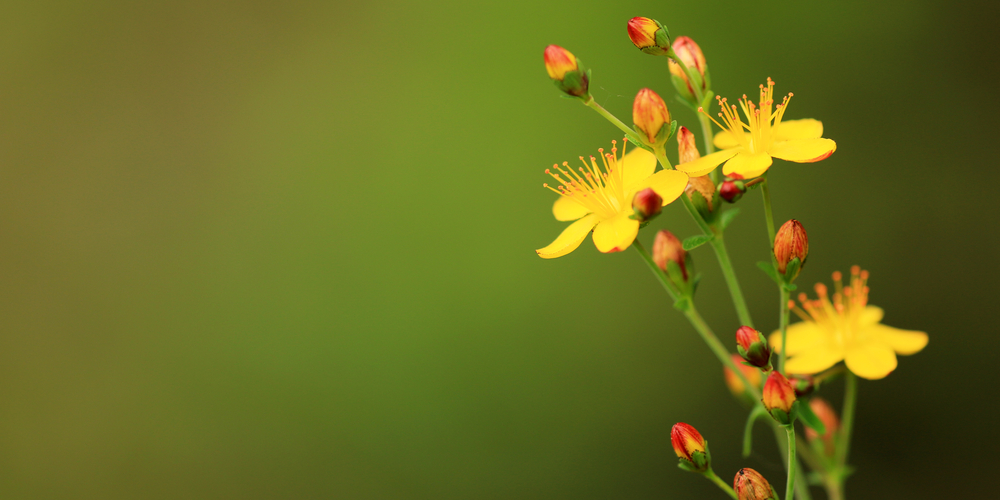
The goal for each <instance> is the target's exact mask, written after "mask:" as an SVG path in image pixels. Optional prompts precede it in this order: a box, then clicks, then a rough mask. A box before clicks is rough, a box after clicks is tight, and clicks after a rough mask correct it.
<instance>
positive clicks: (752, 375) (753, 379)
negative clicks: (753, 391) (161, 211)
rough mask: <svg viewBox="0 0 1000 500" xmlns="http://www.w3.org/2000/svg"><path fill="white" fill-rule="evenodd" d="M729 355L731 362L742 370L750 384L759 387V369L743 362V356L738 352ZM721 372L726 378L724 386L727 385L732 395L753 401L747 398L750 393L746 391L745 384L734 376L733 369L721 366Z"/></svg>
mask: <svg viewBox="0 0 1000 500" xmlns="http://www.w3.org/2000/svg"><path fill="white" fill-rule="evenodd" d="M730 356H732V358H733V363H734V364H735V365H736V367H737V368H739V369H740V371H741V372H743V376H744V377H746V378H747V381H748V382H750V384H752V385H753V386H754V387H758V388H759V387H760V370H758V369H757V368H754V367H752V366H747V365H745V364H743V357H742V356H740V355H739V354H731V355H730ZM722 373H723V375H724V376H725V379H726V387H729V391H730V392H732V393H733V396H736V397H737V398H740V399H745V400H747V401H748V402H750V403H753V399H752V398H750V399H747V398H748V397H749V396H750V394H749V393H748V392H747V390H746V386H745V385H743V381H742V380H740V378H739V377H738V376H736V374H735V373H733V371H732V370H730V369H729V367H728V366H723V367H722Z"/></svg>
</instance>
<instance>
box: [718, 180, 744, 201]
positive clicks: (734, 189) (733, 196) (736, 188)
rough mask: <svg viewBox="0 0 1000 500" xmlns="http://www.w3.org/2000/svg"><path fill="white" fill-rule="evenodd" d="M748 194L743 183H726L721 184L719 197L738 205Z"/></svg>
mask: <svg viewBox="0 0 1000 500" xmlns="http://www.w3.org/2000/svg"><path fill="white" fill-rule="evenodd" d="M745 192H747V187H746V184H744V183H743V181H724V182H723V183H722V184H719V196H721V197H722V199H723V200H726V202H728V203H736V202H737V201H738V200H739V199H740V198H742V197H743V193H745Z"/></svg>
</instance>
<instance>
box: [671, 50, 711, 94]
mask: <svg viewBox="0 0 1000 500" xmlns="http://www.w3.org/2000/svg"><path fill="white" fill-rule="evenodd" d="M673 49H674V54H676V56H677V59H680V61H681V62H683V63H684V65H685V66H687V68H688V69H689V70H690V71H692V72H694V73H695V74H697V75H698V77H699V79H700V80H701V81H699V82H695V83H694V84H692V83H691V81H690V80H689V78H688V75H687V73H685V71H684V68H682V67H681V65H680V64H678V63H677V62H676V61H674V59H673V58H671V59H670V61H669V62H670V74H671V75H673V78H672V80H673V81H674V86H675V87H677V91H678V92H680V93H681V95H683V96H685V97H687V98H688V99H689V100H694V96H695V94H696V92H695V87H696V86H697V87H698V91H699V92H703V91H705V90H707V89H708V87H709V83H708V79H707V78H706V76H705V73H706V71H707V70H708V64H707V63H706V62H705V55H704V54H702V52H701V47H699V46H698V44H697V43H694V40H692V39H690V38H688V37H686V36H679V37H677V39H676V40H674V43H673Z"/></svg>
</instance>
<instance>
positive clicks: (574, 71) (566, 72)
mask: <svg viewBox="0 0 1000 500" xmlns="http://www.w3.org/2000/svg"><path fill="white" fill-rule="evenodd" d="M545 71H548V73H549V78H551V79H552V80H553V81H555V84H556V87H559V90H562V91H563V92H565V93H567V94H569V95H571V96H575V97H584V96H588V95H589V93H588V86H589V76H588V75H587V72H586V71H585V70H584V69H583V68H581V67H580V61H579V60H578V59H577V58H576V56H574V55H573V54H572V53H571V52H570V51H568V50H566V49H564V48H562V47H560V46H558V45H549V46H548V47H545Z"/></svg>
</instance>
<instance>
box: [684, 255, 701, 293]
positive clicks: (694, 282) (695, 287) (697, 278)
mask: <svg viewBox="0 0 1000 500" xmlns="http://www.w3.org/2000/svg"><path fill="white" fill-rule="evenodd" d="M685 260H686V261H690V260H691V256H690V255H689V256H687V258H686V259H685ZM687 268H688V272H691V269H693V268H692V267H691V266H690V265H688V266H687ZM698 283H701V274H696V275H694V278H692V279H691V295H694V293H695V292H697V291H698Z"/></svg>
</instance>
